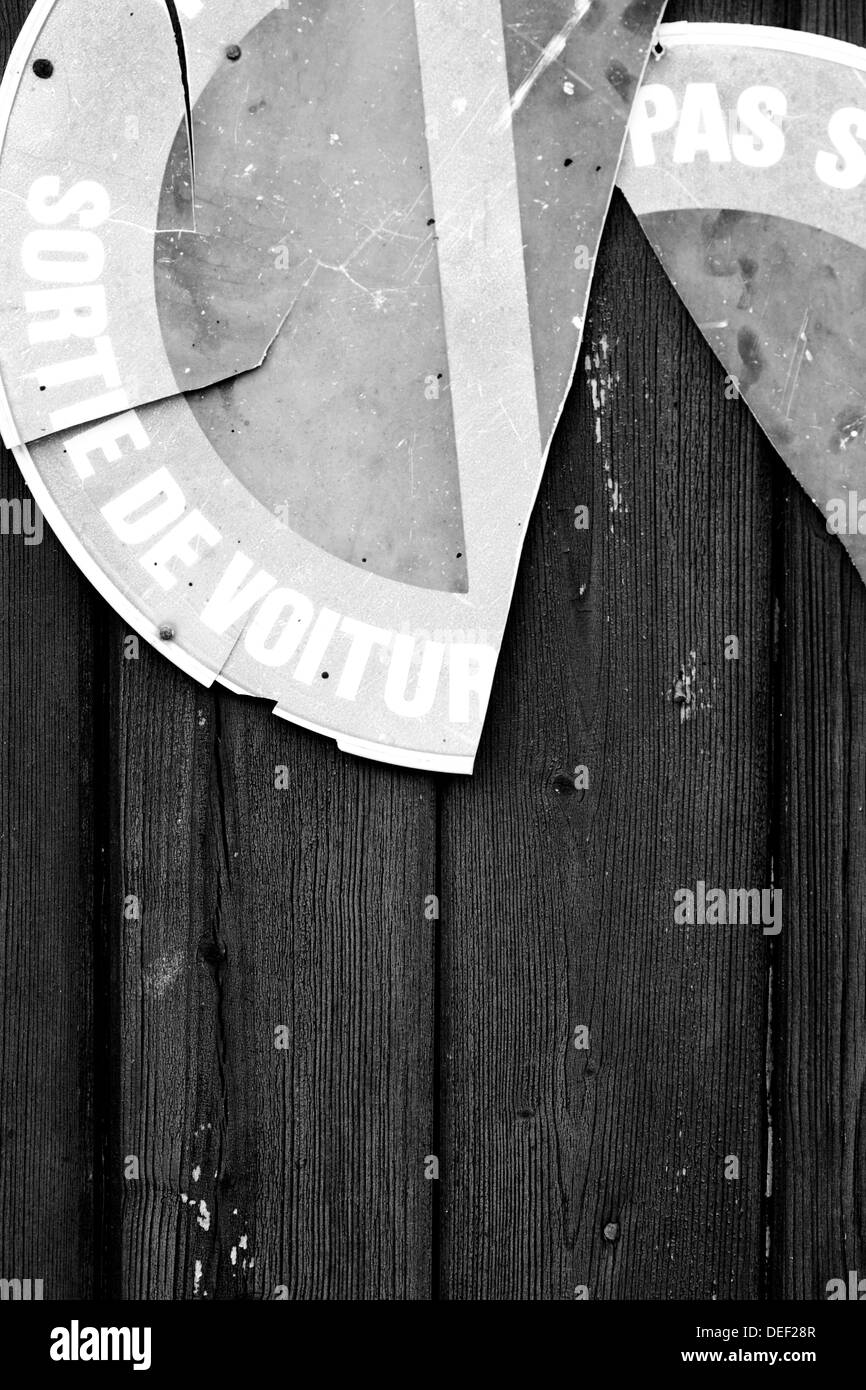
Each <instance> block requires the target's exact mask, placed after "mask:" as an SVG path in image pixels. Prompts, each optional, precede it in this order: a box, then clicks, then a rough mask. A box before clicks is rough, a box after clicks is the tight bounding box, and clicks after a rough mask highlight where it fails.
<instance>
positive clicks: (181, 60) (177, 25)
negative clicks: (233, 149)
mask: <svg viewBox="0 0 866 1390" xmlns="http://www.w3.org/2000/svg"><path fill="white" fill-rule="evenodd" d="M164 4H165V8H166V10H167V11H168V17H169V19H170V20H171V27H172V29H173V30H174V41H175V44H176V45H177V59H178V66H179V68H180V81H181V86H182V87H183V104H184V111H185V114H186V141H187V147H188V149H189V181H190V190H191V194H192V219H193V227H195V140H194V137H193V127H192V99H191V97H190V91H189V68H188V66H187V61H186V44H185V42H184V37H183V25H182V24H181V22H180V15H179V14H178V12H177V5H176V4H175V0H164Z"/></svg>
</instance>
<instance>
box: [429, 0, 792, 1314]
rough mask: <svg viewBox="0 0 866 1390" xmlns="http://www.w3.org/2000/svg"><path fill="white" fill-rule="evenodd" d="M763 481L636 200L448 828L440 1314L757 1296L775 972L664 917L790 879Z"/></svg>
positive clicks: (754, 440)
mask: <svg viewBox="0 0 866 1390" xmlns="http://www.w3.org/2000/svg"><path fill="white" fill-rule="evenodd" d="M683 8H684V7H680V9H679V11H678V12H677V15H676V16H675V17H681V18H682V17H695V13H694V11H695V10H696V9H697V7H693V11H692V12H691V13H690V14H689V15H688V16H686V15H685V14H684V12H683ZM729 9H730V7H729ZM739 9H740V17H744V16H743V15H742V10H743V7H742V6H740V7H739ZM703 16H706V17H712V16H709V15H706V7H703V9H702V17H703ZM715 17H720V16H715ZM726 17H727V18H733V17H735V16H734V15H732V14H731V13H730V12H729V13H728V15H727V16H726ZM602 391H603V394H602ZM596 399H597V401H598V407H597V408H596V409H594V408H593V401H594V400H596ZM772 469H773V464H772V462H771V451H770V450H769V449H768V448H767V447H766V446H765V445H763V443H762V441H761V437H760V432H759V431H758V430H757V428H756V426H755V425H754V423H753V422H752V421H751V419H750V418H749V417H748V415H747V412H746V411H745V409H743V408H742V406H741V405H740V404H739V403H738V402H736V401H728V400H726V398H725V383H724V374H723V372H722V371H721V369H720V367H719V366H718V364H717V363H716V362H715V360H714V359H713V358H712V356H711V354H710V352H709V350H708V349H707V348H706V346H705V345H704V343H703V341H702V339H701V337H700V334H699V332H698V330H697V328H696V327H695V326H694V325H693V324H692V323H691V321H690V320H689V319H688V317H687V315H686V314H685V313H684V311H683V310H682V309H681V307H680V305H679V301H678V300H677V297H676V295H675V293H674V291H673V290H672V288H671V287H670V285H669V284H668V282H667V281H666V279H665V276H664V274H663V272H662V271H661V269H660V268H659V266H658V265H657V264H656V262H655V260H654V258H653V256H652V253H651V252H650V251H649V249H648V247H647V246H646V245H645V243H644V241H643V238H642V234H641V233H640V230H639V229H638V227H637V225H636V223H635V221H634V219H633V218H632V217H631V214H630V213H629V211H628V209H627V208H626V207H625V205H624V203H623V202H622V200H621V199H619V198H617V199H616V200H615V203H614V207H613V210H612V215H611V220H610V224H609V227H608V231H607V233H606V237H605V242H604V247H603V250H602V253H601V256H600V264H599V267H598V271H597V279H596V282H595V289H594V293H593V301H592V306H591V312H590V317H589V321H588V324H587V330H586V335H585V342H584V350H583V353H582V365H581V370H580V374H579V377H578V381H577V384H576V386H575V388H574V390H573V392H572V396H571V399H570V402H569V405H568V408H567V410H566V414H565V417H564V420H563V423H562V426H561V428H560V434H559V438H558V440H557V443H556V447H555V448H554V451H553V454H552V457H551V460H550V463H549V465H548V470H547V475H546V478H545V482H544V485H543V488H542V494H541V498H540V501H539V505H538V508H537V510H536V515H535V518H534V522H533V526H532V532H531V535H530V537H529V545H528V549H527V554H526V556H525V559H524V563H523V568H522V572H521V578H520V581H519V584H518V591H517V595H516V600H515V605H514V609H513V614H512V621H511V625H510V628H509V635H508V638H507V641H506V647H505V652H504V659H503V663H502V667H501V670H500V674H499V676H498V678H497V684H496V692H495V697H494V701H493V707H492V710H491V717H490V723H489V728H488V731H487V734H486V737H485V743H484V752H483V756H482V758H481V761H480V766H479V768H478V771H477V773H476V777H475V779H474V781H473V782H472V783H471V784H466V785H455V786H454V787H452V788H451V790H450V792H449V794H448V797H447V799H446V804H445V809H444V832H443V883H444V885H445V887H444V903H443V909H444V937H443V940H444V948H443V956H444V962H445V974H444V977H443V999H444V1019H445V1023H444V1027H445V1039H444V1046H445V1058H446V1063H445V1078H446V1091H445V1098H444V1101H443V1127H444V1136H445V1137H444V1165H443V1179H444V1192H443V1201H444V1212H445V1214H444V1230H443V1251H444V1270H443V1289H444V1291H445V1292H446V1294H447V1295H448V1296H451V1297H457V1298H466V1297H484V1298H490V1297H494V1298H513V1297H518V1298H550V1299H562V1298H570V1297H573V1296H575V1290H576V1289H577V1288H578V1286H586V1288H587V1290H588V1294H589V1297H590V1298H603V1299H611V1298H613V1299H623V1298H626V1299H627V1298H637V1297H643V1298H666V1297H675V1296H679V1297H688V1296H695V1297H704V1298H710V1297H717V1298H754V1297H757V1296H759V1294H760V1292H761V1285H762V1263H763V1250H764V1239H765V1237H764V1230H763V1222H764V1211H763V1198H764V1182H765V1177H764V1175H765V1154H764V1140H765V1124H764V1119H765V1117H764V1109H765V1080H764V1061H765V968H764V967H765V955H766V951H767V947H766V945H765V941H764V939H763V937H762V936H761V934H760V931H759V929H756V928H720V929H711V928H703V929H700V928H692V929H690V930H686V929H684V928H682V927H676V926H674V924H673V916H672V914H673V893H674V890H675V889H676V888H677V887H689V886H691V887H694V885H695V883H696V881H697V880H698V879H703V880H705V881H706V882H707V883H708V884H713V885H715V884H719V885H724V886H726V887H727V886H737V887H739V886H744V887H745V886H756V887H761V886H768V885H769V884H770V882H771V878H770V863H769V844H768V818H769V813H770V801H769V798H770V772H771V769H770V761H769V754H770V747H769V728H770V674H771V666H770V653H771V621H772V601H771V579H772V575H771V560H772V543H771V520H772V483H771V477H772ZM587 502H588V503H590V504H591V508H592V517H593V525H592V531H591V534H589V535H588V534H586V533H581V532H579V531H576V530H575V529H574V526H573V513H574V508H575V506H577V505H580V504H582V503H587ZM729 634H735V635H737V636H738V637H739V640H740V652H741V655H740V660H739V661H738V662H736V661H726V660H725V658H724V650H725V638H726V636H728V635H729ZM690 654H694V655H690ZM681 667H683V668H685V672H686V675H687V676H689V675H691V677H692V700H693V703H692V705H691V706H690V708H689V711H688V714H689V717H687V718H685V719H683V720H682V721H681V718H680V712H679V709H678V708H677V707H675V706H674V704H673V703H672V688H673V686H674V683H675V680H676V678H677V676H678V673H679V670H680V668H681ZM579 765H585V766H586V767H587V768H588V770H589V777H590V784H589V790H588V791H585V792H581V791H579V790H578V791H575V790H574V786H573V778H574V769H575V768H576V767H578V766H579ZM580 1024H584V1025H587V1026H588V1027H589V1030H590V1037H591V1047H590V1049H589V1051H581V1050H577V1049H576V1048H575V1047H574V1045H573V1044H574V1036H573V1035H574V1029H575V1027H576V1026H577V1025H580ZM727 1155H735V1156H736V1157H737V1159H738V1161H739V1167H740V1177H739V1180H738V1181H726V1179H725V1166H726V1156H727Z"/></svg>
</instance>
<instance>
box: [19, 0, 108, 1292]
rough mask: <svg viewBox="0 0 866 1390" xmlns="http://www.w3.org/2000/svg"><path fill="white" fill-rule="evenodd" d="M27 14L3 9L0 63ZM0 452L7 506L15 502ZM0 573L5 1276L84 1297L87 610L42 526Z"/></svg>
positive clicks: (92, 1065)
mask: <svg viewBox="0 0 866 1390" xmlns="http://www.w3.org/2000/svg"><path fill="white" fill-rule="evenodd" d="M29 8H30V6H29V4H28V3H27V2H26V0H8V2H7V3H6V4H5V5H4V6H3V9H2V12H0V64H2V66H3V67H5V64H6V61H7V59H8V56H9V53H10V51H11V48H12V44H13V43H14V41H15V38H16V37H17V35H18V32H19V30H20V27H21V25H22V23H23V22H24V19H25V17H26V14H27V11H28V10H29ZM0 452H2V460H0V489H2V495H3V498H4V499H6V500H10V501H11V500H12V499H17V500H18V501H19V502H24V501H25V500H27V499H29V494H28V493H27V491H26V489H25V487H24V484H23V480H22V478H21V475H20V473H19V472H18V469H17V467H16V466H15V463H14V460H13V459H12V456H11V455H10V454H9V453H7V452H6V450H2V451H0ZM10 516H11V514H10ZM31 520H32V514H31ZM37 534H38V532H37ZM34 539H35V537H34ZM0 576H2V580H0V582H2V593H3V617H2V624H0V634H2V660H0V725H2V728H3V730H4V736H3V739H2V741H0V788H2V808H0V1001H2V1003H0V1278H6V1279H14V1278H19V1279H33V1280H35V1279H41V1280H42V1281H43V1289H42V1294H43V1296H44V1297H45V1298H46V1299H48V1298H81V1297H85V1296H87V1295H88V1294H89V1293H91V1292H92V1291H93V1290H94V1287H95V1286H96V1284H97V1282H98V1280H99V1278H100V1261H99V1258H98V1254H99V1248H100V1247H101V1243H102V1242H101V1229H100V1214H101V1210H102V1188H101V1182H100V1153H101V1149H102V1135H101V1129H100V1122H99V1121H98V1119H97V1120H96V1121H95V1117H94V1093H95V1091H96V1093H97V1099H101V1100H104V1091H105V1087H106V1085H107V1072H106V1069H105V1068H104V1066H103V1065H102V1061H101V1051H102V1043H103V1041H104V1039H102V1038H101V1036H100V1035H99V1034H98V1032H97V1034H96V1037H95V1036H94V1029H93V1025H92V1003H93V997H94V991H95V990H96V991H99V990H101V988H102V982H101V980H100V978H99V976H98V972H97V974H96V975H95V974H94V968H95V967H94V951H93V933H94V923H95V916H96V914H95V902H94V897H95V893H96V891H97V884H98V879H99V877H100V875H99V873H98V872H96V869H97V863H98V856H99V850H100V843H99V832H100V827H99V824H98V813H97V808H96V800H95V794H96V784H97V781H98V778H99V776H100V771H101V762H102V758H103V753H104V749H103V748H102V746H101V745H100V744H99V742H98V741H96V740H95V737H94V711H95V708H96V707H97V705H98V701H99V694H98V690H97V684H98V660H97V653H96V634H97V617H96V615H97V613H98V608H97V601H96V597H95V595H94V593H93V591H92V590H91V589H90V586H89V585H88V584H87V583H86V582H85V581H84V580H83V579H82V578H81V576H80V575H79V574H78V572H77V571H76V569H75V566H74V565H73V564H72V562H71V561H70V560H69V559H68V558H67V556H66V554H65V552H64V551H63V549H62V548H61V546H60V545H59V544H58V543H57V541H56V540H55V539H54V537H53V536H52V535H51V533H50V531H49V530H48V528H47V527H46V528H45V530H44V538H43V540H42V543H41V544H32V545H28V544H26V543H25V540H24V538H23V537H22V536H21V535H14V534H10V535H4V536H2V537H0ZM95 1053H98V1054H100V1056H99V1057H96V1058H95ZM32 1292H33V1293H34V1296H36V1295H35V1290H34V1291H32Z"/></svg>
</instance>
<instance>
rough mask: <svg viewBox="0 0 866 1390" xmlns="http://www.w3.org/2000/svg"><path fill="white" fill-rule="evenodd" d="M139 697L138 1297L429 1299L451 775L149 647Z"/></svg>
mask: <svg viewBox="0 0 866 1390" xmlns="http://www.w3.org/2000/svg"><path fill="white" fill-rule="evenodd" d="M118 696H119V714H118V718H119V725H120V730H121V732H120V738H121V760H122V769H121V780H120V796H119V801H120V808H121V834H120V846H119V849H120V855H121V859H122V863H123V880H124V889H123V891H124V896H126V895H129V894H133V893H134V894H136V895H137V896H138V897H139V898H140V901H141V918H140V921H138V922H135V921H132V922H126V923H125V924H124V927H123V942H124V945H123V955H122V989H123V995H122V999H123V1006H122V1007H123V1015H122V1020H121V1032H122V1038H123V1045H122V1058H123V1090H122V1113H123V1135H124V1140H123V1142H124V1145H125V1149H124V1157H125V1156H126V1155H138V1156H139V1157H140V1159H141V1163H140V1172H141V1181H140V1182H138V1183H136V1182H125V1183H124V1193H123V1196H124V1204H125V1205H124V1219H123V1243H124V1274H123V1282H122V1287H123V1292H124V1294H125V1295H126V1296H128V1297H150V1298H154V1297H156V1298H165V1297H171V1298H193V1297H199V1298H214V1297H216V1298H237V1297H241V1298H243V1297H251V1298H274V1297H285V1296H288V1297H290V1298H292V1299H295V1298H298V1299H321V1298H329V1299H343V1298H349V1299H354V1298H366V1299H369V1298H381V1299H389V1298H410V1299H411V1298H426V1297H429V1293H430V1288H431V1279H432V1271H431V1230H432V1225H431V1203H432V1184H431V1183H429V1182H426V1181H425V1179H424V1157H425V1155H427V1154H429V1153H430V1152H431V1143H432V1109H433V1106H432V1090H431V1087H432V1036H433V1033H432V997H433V983H434V981H433V946H434V938H433V935H432V929H431V925H430V923H428V922H427V921H425V920H424V897H425V895H426V894H427V893H429V892H433V891H435V889H434V876H435V807H434V800H433V790H432V780H431V779H430V778H426V777H424V776H418V775H413V774H411V773H404V772H401V771H393V772H392V771H390V770H387V769H384V768H380V767H376V766H374V765H369V764H364V763H362V762H359V761H356V760H354V759H351V758H347V757H345V756H344V755H342V754H340V753H338V752H337V750H336V748H335V747H334V746H333V745H332V744H330V743H329V742H326V741H325V740H323V739H320V738H317V737H316V736H314V735H311V734H307V733H305V732H304V731H302V730H298V729H294V728H292V727H291V726H290V725H287V724H286V723H284V722H283V721H280V720H278V719H276V718H275V717H274V716H273V715H272V714H271V713H270V710H269V708H268V707H267V706H265V705H263V704H261V703H257V702H252V701H248V700H243V699H239V698H236V697H234V696H232V695H229V694H228V693H226V692H220V693H215V694H210V695H209V694H207V693H206V692H203V691H201V690H200V689H198V688H197V687H195V686H194V685H192V683H191V682H188V681H187V680H185V679H184V678H183V677H179V676H177V675H176V674H172V677H171V679H168V678H167V675H166V670H165V667H164V663H162V662H161V661H160V660H159V658H158V657H156V656H153V655H152V654H151V653H149V652H144V651H142V654H141V661H140V662H139V663H135V662H130V663H125V664H124V668H123V670H122V673H121V679H120V683H119V692H118ZM281 767H282V768H286V769H287V775H288V781H289V785H288V789H287V790H277V789H276V788H275V780H276V777H275V772H276V769H278V768H281ZM278 775H279V774H277V776H278ZM275 1030H284V1031H280V1032H279V1033H277V1032H276V1031H275ZM277 1041H279V1042H280V1043H283V1042H284V1043H285V1046H284V1047H283V1046H280V1047H278V1046H276V1045H275V1044H276V1042H277Z"/></svg>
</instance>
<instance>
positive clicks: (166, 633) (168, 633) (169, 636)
mask: <svg viewBox="0 0 866 1390" xmlns="http://www.w3.org/2000/svg"><path fill="white" fill-rule="evenodd" d="M173 638H174V628H173V627H172V626H171V623H162V624H161V625H160V629H159V640H160V642H171V641H172V640H173Z"/></svg>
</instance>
